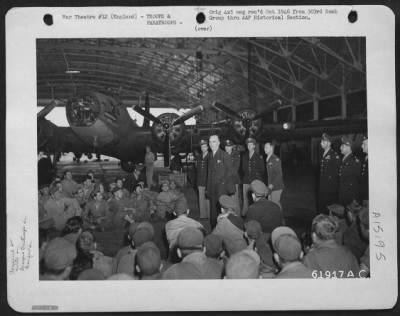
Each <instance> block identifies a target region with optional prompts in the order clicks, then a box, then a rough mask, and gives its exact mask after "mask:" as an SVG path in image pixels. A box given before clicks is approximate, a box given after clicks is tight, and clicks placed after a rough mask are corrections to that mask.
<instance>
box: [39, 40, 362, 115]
mask: <svg viewBox="0 0 400 316" xmlns="http://www.w3.org/2000/svg"><path fill="white" fill-rule="evenodd" d="M365 65H366V56H365V39H364V38H359V37H347V38H344V37H319V38H308V37H285V38H101V39H100V38H99V39H83V38H79V39H39V40H38V41H37V96H38V105H44V104H45V103H46V102H47V100H49V99H51V98H52V97H53V96H54V97H56V98H60V99H68V98H69V97H70V96H71V95H73V94H74V93H76V92H78V91H80V90H83V89H96V90H101V91H106V90H109V91H110V90H111V91H113V92H114V93H119V95H120V97H121V100H123V102H124V104H126V105H127V106H133V105H136V104H139V102H140V100H142V99H143V96H144V93H145V92H146V91H147V92H148V93H149V96H150V103H151V106H152V107H175V108H190V107H194V106H196V105H197V104H199V103H201V104H203V105H205V107H206V109H208V105H211V104H212V102H214V101H218V102H220V103H223V104H225V105H227V106H229V107H230V108H232V109H234V110H236V111H238V110H240V109H243V108H249V107H250V108H254V109H256V110H265V109H268V108H269V107H272V105H273V104H276V100H278V99H279V100H281V101H282V106H288V105H291V106H295V105H297V104H303V103H306V102H312V101H313V100H315V99H316V98H317V99H325V98H329V97H333V96H340V95H343V94H346V93H350V92H354V91H362V90H365V88H366V67H365ZM210 111H211V110H209V109H208V110H206V112H210ZM212 115H215V114H212Z"/></svg>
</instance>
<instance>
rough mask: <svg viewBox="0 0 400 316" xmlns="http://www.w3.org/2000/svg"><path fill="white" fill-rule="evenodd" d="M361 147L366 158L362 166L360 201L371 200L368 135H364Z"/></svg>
mask: <svg viewBox="0 0 400 316" xmlns="http://www.w3.org/2000/svg"><path fill="white" fill-rule="evenodd" d="M361 148H362V150H363V152H364V153H365V158H364V161H363V163H362V167H361V179H360V202H361V203H363V202H364V201H368V200H369V192H368V188H369V186H368V137H367V136H364V138H363V142H362V144H361Z"/></svg>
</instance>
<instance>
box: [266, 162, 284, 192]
mask: <svg viewBox="0 0 400 316" xmlns="http://www.w3.org/2000/svg"><path fill="white" fill-rule="evenodd" d="M267 159H268V158H267ZM266 163H267V172H268V186H269V185H270V184H272V185H273V188H272V191H276V190H282V189H283V176H282V164H281V160H280V159H279V158H278V157H277V156H276V155H275V154H272V155H271V157H270V158H269V160H266Z"/></svg>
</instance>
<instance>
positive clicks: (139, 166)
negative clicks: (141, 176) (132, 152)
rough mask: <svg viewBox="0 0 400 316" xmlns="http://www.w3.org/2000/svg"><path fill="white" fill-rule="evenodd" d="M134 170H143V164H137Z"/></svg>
mask: <svg viewBox="0 0 400 316" xmlns="http://www.w3.org/2000/svg"><path fill="white" fill-rule="evenodd" d="M136 169H137V170H143V169H144V164H143V163H141V162H140V163H138V164H137V165H136Z"/></svg>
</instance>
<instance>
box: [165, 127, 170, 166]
mask: <svg viewBox="0 0 400 316" xmlns="http://www.w3.org/2000/svg"><path fill="white" fill-rule="evenodd" d="M170 158H171V142H170V140H169V131H167V132H166V133H165V139H164V167H169V161H170Z"/></svg>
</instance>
